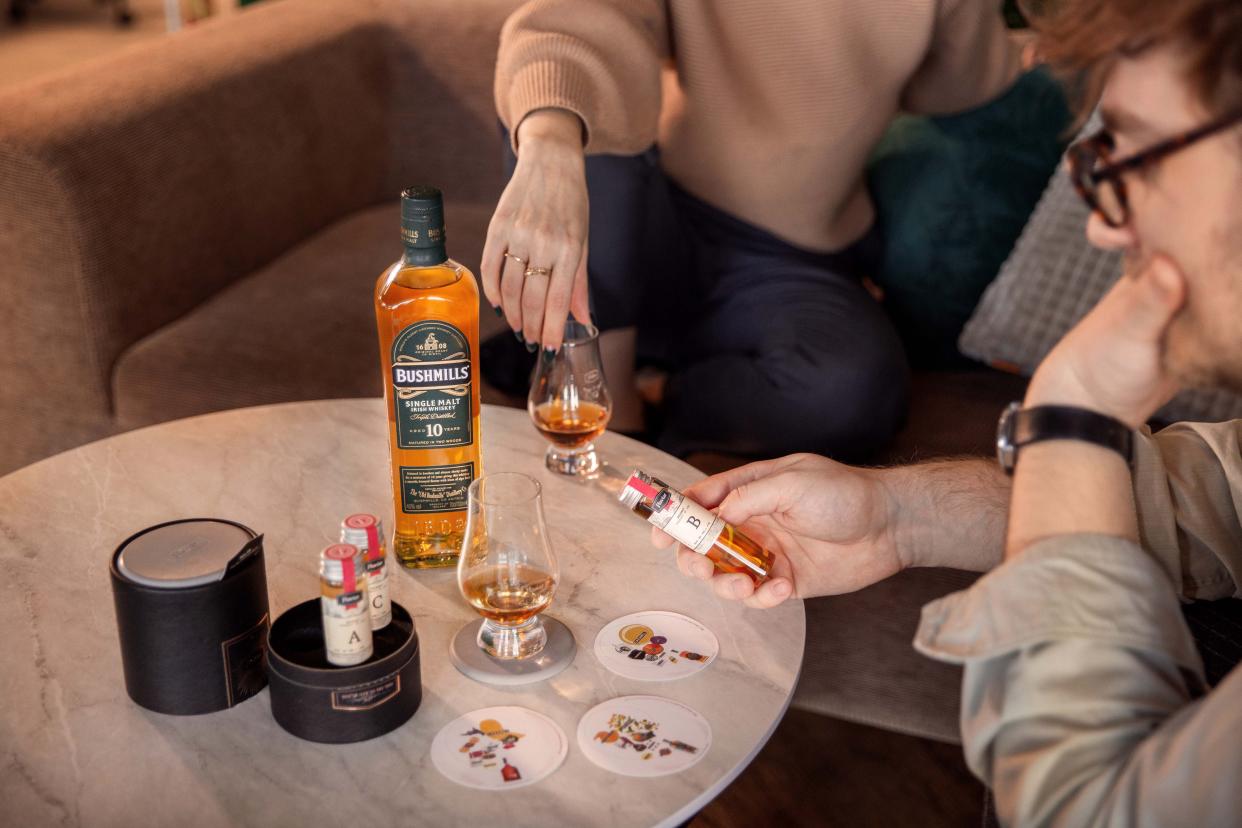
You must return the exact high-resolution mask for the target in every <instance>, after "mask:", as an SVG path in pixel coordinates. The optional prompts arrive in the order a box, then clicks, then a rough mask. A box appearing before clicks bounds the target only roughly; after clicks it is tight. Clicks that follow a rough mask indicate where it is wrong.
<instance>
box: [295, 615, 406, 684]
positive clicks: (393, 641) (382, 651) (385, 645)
mask: <svg viewBox="0 0 1242 828" xmlns="http://www.w3.org/2000/svg"><path fill="white" fill-rule="evenodd" d="M413 631H414V622H413V620H411V618H410V616H409V614H408V613H407V612H406V611H405V610H404V609H402V608H401V607H399V606H396V605H394V606H393V614H392V622H391V623H390V624H388V626H386V627H384V628H383V629H380V630H376V631H375V632H374V633H372V639H373V642H374V647H375V652H374V653H372V654H371V657H370V658H369V659H367V660H366V661H364V662H363V664H364V665H365V664H372V663H374V662H376V661H379V660H380V659H382V658H387V657H388V656H390V655H392V654H393V653H395V652H397V650H399V649H401V648H402V647H403V646H404V645H405V644H406V642H407V641H409V640H410V636H411V635H412V634H413ZM271 641H272V649H273V650H274V651H275V652H276V654H277V655H279V656H280V657H281V658H283V659H284V660H286V661H289V662H292V663H293V664H296V665H298V666H299V667H307V668H310V669H312V670H337V669H357V667H358V666H360V665H355V666H353V667H350V668H340V667H337V665H335V664H329V663H328V659H327V656H326V655H325V653H324V646H323V621H322V619H321V618H320V609H319V601H307V602H306V603H304V604H299V605H298V606H296V607H294V608H293V609H291V610H289V611H288V612H286V613H284V614H283V615H281V616H280V617H279V618H277V619H276V623H275V624H273V625H272V639H271Z"/></svg>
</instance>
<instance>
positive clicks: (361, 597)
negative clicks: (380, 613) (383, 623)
mask: <svg viewBox="0 0 1242 828" xmlns="http://www.w3.org/2000/svg"><path fill="white" fill-rule="evenodd" d="M358 587H359V591H360V592H359V593H357V595H358V597H357V599H356V600H355V601H352V602H346V603H342V602H341V600H340V598H348V597H350V596H345V595H343V596H340V597H339V598H328V597H327V596H320V598H319V604H320V606H321V607H322V609H323V641H324V649H325V651H326V653H327V656H328V663H330V664H335V665H337V666H338V667H348V666H350V665H353V664H361V663H362V662H364V661H366V660H367V659H368V658H370V657H371V653H372V652H373V645H372V643H371V611H370V601H369V600H368V598H369V595H368V590H367V587H366V582H365V581H363V582H361V583H359V584H358ZM351 603H352V606H350V604H351Z"/></svg>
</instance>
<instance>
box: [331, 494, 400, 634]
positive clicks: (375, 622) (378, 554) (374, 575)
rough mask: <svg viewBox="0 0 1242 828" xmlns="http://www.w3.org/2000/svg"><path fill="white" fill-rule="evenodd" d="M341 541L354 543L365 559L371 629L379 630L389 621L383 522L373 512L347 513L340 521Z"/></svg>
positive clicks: (389, 608)
mask: <svg viewBox="0 0 1242 828" xmlns="http://www.w3.org/2000/svg"><path fill="white" fill-rule="evenodd" d="M341 543H349V544H353V545H354V546H356V547H358V548H359V549H361V550H362V555H363V557H364V558H365V559H366V570H367V590H368V591H369V592H370V604H371V629H372V630H382V629H383V628H384V627H387V626H388V625H389V623H391V621H392V603H391V599H390V598H389V597H388V555H387V552H388V550H387V549H386V548H385V546H384V524H383V523H381V522H380V519H379V518H377V517H376V516H375V515H368V514H357V515H350V516H349V517H347V518H345V519H344V520H343V521H341Z"/></svg>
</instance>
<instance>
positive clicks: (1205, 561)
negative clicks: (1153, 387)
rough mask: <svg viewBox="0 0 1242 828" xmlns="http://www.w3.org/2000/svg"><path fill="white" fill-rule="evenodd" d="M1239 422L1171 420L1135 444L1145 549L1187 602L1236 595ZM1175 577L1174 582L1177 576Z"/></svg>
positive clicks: (1240, 543)
mask: <svg viewBox="0 0 1242 828" xmlns="http://www.w3.org/2000/svg"><path fill="white" fill-rule="evenodd" d="M1240 442H1242V420H1233V421H1231V422H1225V423H1177V424H1176V425H1171V426H1169V427H1168V428H1166V429H1164V430H1162V431H1160V432H1158V433H1157V434H1155V435H1152V434H1151V433H1150V432H1149V431H1147V430H1146V429H1144V430H1143V431H1141V432H1139V433H1138V434H1137V435H1136V440H1135V445H1134V500H1135V504H1136V506H1137V507H1138V517H1139V531H1140V532H1141V534H1142V539H1143V546H1144V547H1146V548H1147V549H1149V550H1151V552H1152V554H1153V555H1154V556H1155V558H1156V560H1157V561H1159V562H1160V564H1161V565H1162V566H1163V567H1164V569H1165V571H1166V572H1167V573H1168V574H1169V576H1170V577H1171V578H1173V579H1174V580H1175V581H1177V580H1180V582H1181V594H1182V597H1183V598H1187V599H1217V598H1228V597H1230V596H1234V597H1242V588H1240V585H1242V525H1240V524H1239V520H1240V519H1242V518H1240V517H1239V515H1240V513H1242V453H1240V450H1239V443H1240ZM1179 574H1180V579H1179Z"/></svg>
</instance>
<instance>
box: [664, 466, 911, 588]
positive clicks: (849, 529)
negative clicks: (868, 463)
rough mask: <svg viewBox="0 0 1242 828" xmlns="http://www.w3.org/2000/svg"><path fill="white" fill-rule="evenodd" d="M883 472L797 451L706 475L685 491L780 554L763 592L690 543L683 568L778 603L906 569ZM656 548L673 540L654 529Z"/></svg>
mask: <svg viewBox="0 0 1242 828" xmlns="http://www.w3.org/2000/svg"><path fill="white" fill-rule="evenodd" d="M882 474H883V473H882V472H878V471H874V470H870V469H856V468H851V467H849V466H843V465H841V464H840V463H836V462H833V461H832V460H828V459H827V458H824V457H817V456H815V455H811V454H794V455H790V456H788V457H782V458H780V459H779V460H765V461H763V462H760V463H751V464H750V465H748V466H742V467H741V468H737V469H733V470H731V471H727V472H724V473H722V474H717V475H714V476H712V477H709V478H707V479H706V480H702V481H700V482H698V483H696V484H694V485H693V486H690V487H688V488H687V489H686V490H685V494H686V496H687V497H689V498H690V499H692V500H694V501H696V502H698V503H700V504H702V505H703V506H706V507H707V508H709V509H714V508H716V507H719V508H718V509H717V512H718V513H719V514H720V516H721V517H722V518H724V519H725V520H726V521H728V522H729V523H731V524H733V525H734V526H737V527H739V528H741V529H742V531H743V532H745V533H746V534H747V535H749V536H750V537H751V538H753V539H754V540H756V541H758V542H759V543H761V544H763V545H764V546H766V547H767V548H768V549H769V550H770V551H771V552H772V553H773V555H775V557H776V561H775V563H774V565H773V573H772V574H773V577H772V578H770V579H769V580H768V581H767V582H765V583H764V584H763V585H762V586H761V587H759V589H758V590H756V589H755V588H754V585H753V583H752V582H751V580H750V579H749V578H748V577H747V576H745V575H741V574H725V573H717V572H716V569H715V567H714V566H713V565H712V562H711V561H709V560H708V559H707V558H705V557H704V556H702V555H699V554H697V553H695V552H693V551H691V550H689V549H686V548H684V547H679V548H678V552H677V566H678V568H680V569H681V571H682V572H683V573H685V574H687V575H690V576H692V577H695V578H701V579H703V580H711V582H712V587H713V589H714V590H715V591H716V594H717V595H719V596H720V597H722V598H734V599H740V600H744V601H745V602H746V604H748V605H749V606H752V607H759V608H766V607H773V606H776V605H777V604H779V603H781V602H782V601H784V600H785V599H786V598H788V597H789V596H790V595H793V594H796V595H798V596H799V597H801V598H810V597H813V596H816V595H834V594H837V593H842V592H852V591H853V590H856V589H861V588H862V587H865V586H869V585H870V584H873V583H875V582H877V581H880V580H883V579H884V578H887V577H888V576H890V575H892V574H894V573H896V572H897V571H899V570H900V569H902V568H903V563H902V561H901V560H899V555H898V550H897V543H896V541H895V538H894V532H893V531H892V528H891V524H892V521H891V520H890V512H891V509H892V507H893V504H892V503H891V500H890V497H889V495H888V492H887V490H886V489H885V486H884V485H883V483H882V480H881V475H882ZM652 540H653V542H654V543H655V545H656V546H660V547H668V546H671V545H672V544H673V539H672V538H670V537H669V536H668V535H666V534H664V533H663V532H661V531H659V530H658V529H653V530H652Z"/></svg>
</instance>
